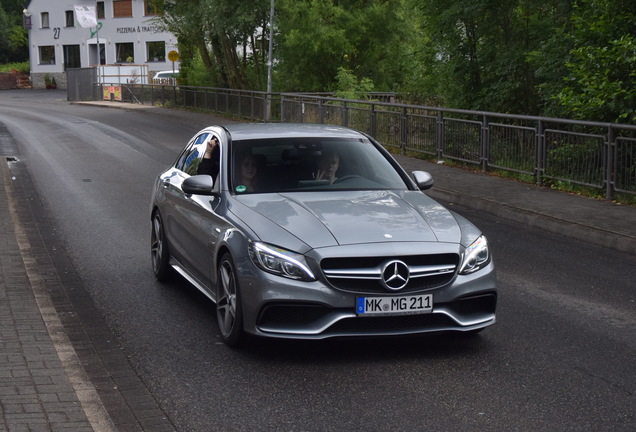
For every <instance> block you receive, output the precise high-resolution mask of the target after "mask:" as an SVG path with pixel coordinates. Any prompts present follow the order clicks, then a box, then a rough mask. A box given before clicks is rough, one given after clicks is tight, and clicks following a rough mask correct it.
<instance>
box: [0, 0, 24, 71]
mask: <svg viewBox="0 0 636 432" xmlns="http://www.w3.org/2000/svg"><path fill="white" fill-rule="evenodd" d="M28 58H29V52H28V40H27V36H26V31H25V30H24V29H23V27H22V5H21V2H18V1H15V0H7V1H6V2H5V1H3V2H2V3H0V63H7V62H21V61H24V60H27V59H28Z"/></svg>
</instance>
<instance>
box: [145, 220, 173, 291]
mask: <svg viewBox="0 0 636 432" xmlns="http://www.w3.org/2000/svg"><path fill="white" fill-rule="evenodd" d="M150 257H151V259H152V271H153V272H154V274H155V277H156V278H157V280H158V281H161V282H164V281H166V280H168V278H169V277H170V273H171V271H172V268H171V267H170V264H169V261H170V252H169V250H168V242H167V240H166V233H165V232H164V228H163V221H162V220H161V215H160V214H159V211H157V212H155V214H154V216H153V217H152V232H151V234H150Z"/></svg>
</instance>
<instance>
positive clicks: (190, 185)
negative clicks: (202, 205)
mask: <svg viewBox="0 0 636 432" xmlns="http://www.w3.org/2000/svg"><path fill="white" fill-rule="evenodd" d="M213 187H214V180H212V176H209V175H206V174H200V175H194V176H191V177H188V178H187V179H185V180H184V181H183V183H182V184H181V189H183V192H185V193H187V194H190V195H213V192H212V188H213Z"/></svg>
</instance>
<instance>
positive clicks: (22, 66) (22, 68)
mask: <svg viewBox="0 0 636 432" xmlns="http://www.w3.org/2000/svg"><path fill="white" fill-rule="evenodd" d="M13 70H17V71H18V72H21V73H29V71H30V70H31V69H30V65H29V62H28V61H26V62H19V63H5V64H3V65H0V72H11V71H13Z"/></svg>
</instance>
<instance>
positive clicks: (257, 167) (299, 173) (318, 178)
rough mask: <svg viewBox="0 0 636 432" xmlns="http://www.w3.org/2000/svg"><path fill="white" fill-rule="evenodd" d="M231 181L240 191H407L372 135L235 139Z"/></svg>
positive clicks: (230, 161) (230, 171) (242, 192)
mask: <svg viewBox="0 0 636 432" xmlns="http://www.w3.org/2000/svg"><path fill="white" fill-rule="evenodd" d="M229 167H230V170H229V173H230V176H231V181H230V185H231V188H232V191H233V192H234V193H237V194H244V193H272V192H293V191H308V190H320V191H324V190H334V189H347V190H377V189H405V188H406V187H407V186H406V184H405V183H404V180H403V179H402V178H401V177H400V175H399V174H398V172H397V171H396V170H395V168H394V167H393V166H392V165H391V164H390V163H389V161H388V160H387V159H386V158H385V157H384V155H383V154H382V153H380V152H379V151H378V149H377V148H376V147H375V146H374V145H373V144H372V143H371V142H370V141H369V140H367V139H339V138H302V139H291V138H284V139H267V140H245V141H239V142H233V143H232V152H231V155H230V160H229Z"/></svg>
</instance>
